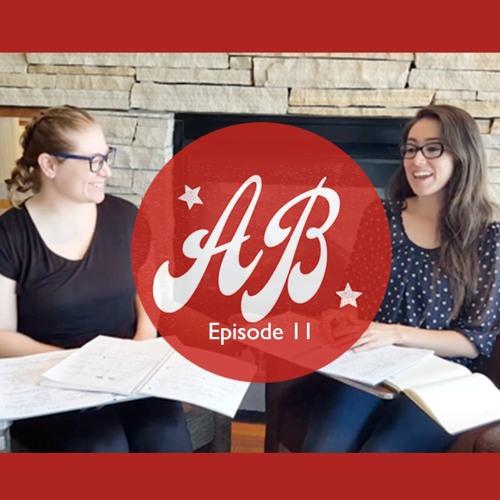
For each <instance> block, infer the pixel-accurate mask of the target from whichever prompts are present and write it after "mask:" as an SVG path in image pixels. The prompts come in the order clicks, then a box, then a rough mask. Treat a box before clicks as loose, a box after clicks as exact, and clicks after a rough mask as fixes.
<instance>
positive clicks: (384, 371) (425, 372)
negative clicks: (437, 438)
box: [319, 346, 500, 434]
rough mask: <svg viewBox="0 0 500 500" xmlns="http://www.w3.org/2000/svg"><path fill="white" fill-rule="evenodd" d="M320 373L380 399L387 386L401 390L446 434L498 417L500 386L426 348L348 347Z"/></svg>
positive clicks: (384, 394)
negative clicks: (359, 350) (368, 348)
mask: <svg viewBox="0 0 500 500" xmlns="http://www.w3.org/2000/svg"><path fill="white" fill-rule="evenodd" d="M389 348H390V349H389ZM405 365H406V366H405ZM319 372H320V373H323V374H324V375H327V376H330V377H332V378H335V379H337V380H340V381H341V382H343V383H346V384H349V385H352V386H354V387H356V388H358V389H361V390H364V391H366V392H369V393H372V394H376V395H377V396H379V397H382V398H387V399H390V395H388V392H387V389H386V387H387V388H390V389H391V390H393V391H395V393H404V394H405V395H406V396H407V397H408V398H410V399H411V400H412V401H413V402H414V403H415V404H416V405H418V406H419V407H420V408H421V409H422V410H423V411H425V412H426V413H427V414H428V415H429V416H430V417H431V418H432V419H434V420H435V421H436V422H437V423H438V424H439V425H441V427H443V428H444V429H445V430H446V431H447V432H448V433H450V434H457V433H459V432H463V431H466V430H469V429H472V428H474V427H479V426H481V425H485V424H488V423H491V422H494V421H496V420H500V390H498V389H497V387H496V386H495V385H494V384H493V382H492V381H491V380H490V379H489V378H488V377H486V376H485V375H483V374H481V373H472V372H471V371H470V370H469V369H468V368H466V367H465V366H463V365H459V364H458V363H454V362H452V361H448V360H445V359H443V358H439V357H438V356H436V355H434V354H433V352H432V351H428V350H426V349H417V350H414V349H413V348H410V347H398V346H386V347H381V348H377V349H371V350H367V351H361V352H358V353H355V352H353V351H347V352H346V353H345V354H344V355H342V356H341V357H339V358H338V359H337V360H335V361H333V362H332V363H330V364H329V365H327V366H325V367H324V368H322V369H320V370H319Z"/></svg>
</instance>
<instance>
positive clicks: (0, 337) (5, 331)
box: [0, 275, 61, 358]
mask: <svg viewBox="0 0 500 500" xmlns="http://www.w3.org/2000/svg"><path fill="white" fill-rule="evenodd" d="M60 349H61V348H60V347H55V346H52V345H49V344H43V343H42V342H38V341H36V340H33V339H32V338H30V337H28V336H27V335H24V334H22V333H19V332H17V304H16V282H15V281H14V280H11V279H9V278H6V277H5V276H2V275H0V358H7V357H12V356H25V355H27V354H36V353H39V352H48V351H58V350H60Z"/></svg>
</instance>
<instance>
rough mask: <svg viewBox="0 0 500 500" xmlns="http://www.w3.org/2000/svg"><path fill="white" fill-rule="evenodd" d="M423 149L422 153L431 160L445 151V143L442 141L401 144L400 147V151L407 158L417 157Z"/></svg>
mask: <svg viewBox="0 0 500 500" xmlns="http://www.w3.org/2000/svg"><path fill="white" fill-rule="evenodd" d="M419 151H422V154H423V155H424V156H425V157H426V158H427V159H429V160H433V159H435V158H439V157H440V156H441V155H442V154H443V152H444V145H443V144H442V143H440V142H428V143H427V144H424V145H423V146H420V147H418V146H416V145H415V144H410V143H406V144H401V146H400V147H399V152H400V153H401V156H402V157H403V158H404V159H405V160H410V159H411V158H415V156H417V153H418V152H419Z"/></svg>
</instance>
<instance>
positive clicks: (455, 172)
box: [302, 105, 500, 452]
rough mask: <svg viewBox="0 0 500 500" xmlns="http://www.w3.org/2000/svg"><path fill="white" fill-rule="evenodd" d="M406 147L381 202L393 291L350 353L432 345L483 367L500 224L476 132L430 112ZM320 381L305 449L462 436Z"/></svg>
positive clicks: (497, 291)
mask: <svg viewBox="0 0 500 500" xmlns="http://www.w3.org/2000/svg"><path fill="white" fill-rule="evenodd" d="M403 141H404V142H403V144H402V145H401V148H400V151H401V156H402V168H401V169H400V170H399V171H398V172H397V174H396V176H395V178H394V179H393V181H392V183H391V186H390V189H389V193H388V201H385V202H384V205H385V209H386V213H387V217H388V221H389V226H390V231H391V238H392V265H391V274H390V278H389V284H388V287H387V290H386V294H385V297H384V300H383V302H382V305H381V307H380V309H379V312H378V313H377V315H376V317H375V321H373V322H372V323H371V324H370V326H369V327H368V329H367V330H366V331H365V332H364V333H363V335H362V336H361V337H360V338H359V340H358V341H357V342H356V343H355V344H354V346H353V347H354V348H355V349H356V350H364V349H371V348H374V347H378V346H383V345H389V344H394V345H400V346H411V347H421V348H427V349H432V350H433V351H434V352H435V353H436V354H437V355H439V356H442V357H446V358H449V359H452V360H453V361H456V362H459V363H462V364H464V365H466V366H468V367H469V368H470V369H472V370H476V369H477V368H478V365H479V360H480V359H481V356H480V355H482V356H489V355H490V353H491V351H492V348H493V344H494V342H495V338H496V336H497V334H498V333H499V331H500V313H499V307H500V273H499V267H500V224H499V223H498V222H495V221H494V213H495V207H494V205H493V204H492V203H491V202H490V201H489V199H488V195H487V187H486V163H485V153H484V148H483V145H482V141H481V136H480V133H479V128H478V126H477V124H476V122H475V121H474V119H473V118H472V117H471V116H470V115H469V114H468V113H467V112H465V111H464V110H462V109H459V108H456V107H453V106H448V105H436V106H428V107H426V108H423V109H421V110H420V111H419V112H418V113H417V115H416V116H415V118H414V119H412V120H411V121H410V122H409V123H408V124H407V126H406V128H405V131H404V137H403ZM322 382H323V384H322V387H321V389H320V391H319V393H318V395H317V397H316V398H315V401H314V404H313V407H312V412H311V417H310V420H309V424H308V430H307V433H306V437H305V440H304V443H303V448H302V450H303V451H305V452H439V451H445V450H446V449H448V448H449V447H450V445H451V444H452V443H453V442H454V440H455V438H456V436H451V435H449V434H448V433H446V431H444V429H442V428H441V427H440V426H439V425H438V424H436V423H435V422H434V421H433V420H432V419H431V418H430V417H428V416H427V415H426V414H425V413H424V412H423V411H422V410H420V409H419V408H418V407H417V406H416V405H415V404H414V403H412V402H411V401H410V400H409V399H407V398H406V397H405V396H401V397H398V398H395V399H394V400H390V401H385V400H382V399H379V398H377V397H376V396H373V395H371V394H368V393H365V392H362V391H359V390H357V389H354V388H352V387H349V386H347V385H345V384H342V383H340V382H337V381H334V380H330V379H326V378H325V380H324V381H322Z"/></svg>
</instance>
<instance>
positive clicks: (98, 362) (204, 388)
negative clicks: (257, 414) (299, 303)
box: [43, 336, 257, 417]
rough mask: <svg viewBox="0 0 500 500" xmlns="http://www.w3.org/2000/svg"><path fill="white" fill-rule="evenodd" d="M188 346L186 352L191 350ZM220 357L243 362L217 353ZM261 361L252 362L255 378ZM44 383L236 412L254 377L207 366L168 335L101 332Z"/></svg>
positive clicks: (53, 370)
mask: <svg viewBox="0 0 500 500" xmlns="http://www.w3.org/2000/svg"><path fill="white" fill-rule="evenodd" d="M189 349H194V348H186V351H185V352H189ZM203 355H204V356H216V357H217V360H216V361H217V362H215V363H214V366H216V365H217V363H221V364H225V365H226V366H227V363H231V362H235V363H236V362H237V363H239V366H240V371H241V370H242V369H243V368H242V362H241V361H239V360H238V361H236V360H232V358H228V357H227V356H223V355H222V354H219V353H214V352H210V351H206V352H204V353H203ZM256 369H257V367H256V366H254V365H251V364H248V376H247V378H246V379H245V380H251V379H252V376H253V374H254V373H255V371H256ZM43 377H44V379H45V380H46V381H48V382H44V383H45V384H57V386H58V387H68V388H71V389H77V388H79V389H80V390H87V391H108V392H114V393H118V394H122V395H136V396H139V395H141V396H155V397H160V398H165V399H174V400H177V401H185V402H189V403H191V404H194V405H198V406H202V407H204V408H208V409H210V410H213V411H216V412H219V413H221V414H223V415H227V416H230V417H234V415H235V414H236V411H237V410H238V407H239V405H240V403H241V401H242V400H243V397H244V396H245V393H246V392H247V390H248V387H249V385H250V382H245V381H241V380H233V379H229V378H226V377H222V376H220V375H217V374H215V373H212V372H209V371H207V370H205V369H203V368H201V367H199V366H197V365H195V364H194V363H192V362H191V361H189V360H188V359H186V358H184V357H183V356H181V355H180V354H179V353H177V351H175V350H174V349H173V348H172V347H171V346H170V344H168V343H167V342H166V341H165V339H163V338H162V337H158V338H156V339H151V340H143V341H134V340H128V339H120V338H114V337H106V336H99V337H96V338H95V339H93V340H91V341H90V342H89V343H88V344H86V345H85V346H83V347H82V348H80V349H79V350H77V351H76V352H75V353H74V354H72V355H71V356H69V357H67V358H66V359H64V360H63V361H61V363H59V364H58V365H56V366H54V367H52V368H51V369H49V370H47V371H46V372H45V373H44V374H43Z"/></svg>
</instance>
